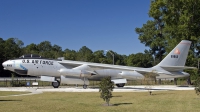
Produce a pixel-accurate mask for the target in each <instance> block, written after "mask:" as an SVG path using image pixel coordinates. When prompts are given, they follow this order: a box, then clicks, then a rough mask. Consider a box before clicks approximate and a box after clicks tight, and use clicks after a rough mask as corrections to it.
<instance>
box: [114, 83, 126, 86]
mask: <svg viewBox="0 0 200 112" xmlns="http://www.w3.org/2000/svg"><path fill="white" fill-rule="evenodd" d="M124 85H125V83H119V84H116V86H117V87H124Z"/></svg>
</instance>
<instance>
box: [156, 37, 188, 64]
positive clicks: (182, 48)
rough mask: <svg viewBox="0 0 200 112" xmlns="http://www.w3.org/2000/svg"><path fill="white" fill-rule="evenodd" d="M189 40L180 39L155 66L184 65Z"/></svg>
mask: <svg viewBox="0 0 200 112" xmlns="http://www.w3.org/2000/svg"><path fill="white" fill-rule="evenodd" d="M190 45H191V41H188V40H182V41H181V42H180V43H179V44H178V45H177V46H176V47H175V48H174V49H173V50H172V51H171V52H170V53H169V54H168V55H167V56H166V57H165V58H164V59H163V60H162V61H161V62H160V63H159V64H158V65H156V66H185V62H186V59H187V56H188V51H189V48H190Z"/></svg>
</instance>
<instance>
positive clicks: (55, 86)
mask: <svg viewBox="0 0 200 112" xmlns="http://www.w3.org/2000/svg"><path fill="white" fill-rule="evenodd" d="M52 86H53V87H54V88H58V87H59V86H60V81H58V80H56V82H52Z"/></svg>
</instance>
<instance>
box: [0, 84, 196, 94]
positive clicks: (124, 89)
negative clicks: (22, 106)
mask: <svg viewBox="0 0 200 112" xmlns="http://www.w3.org/2000/svg"><path fill="white" fill-rule="evenodd" d="M149 90H151V91H172V90H194V87H190V86H175V85H164V86H163V85H160V86H159V85H158V86H157V85H156V86H125V87H122V88H118V87H115V88H114V90H113V92H146V91H149ZM0 91H29V92H31V93H32V94H40V93H42V92H99V88H97V87H89V88H87V89H83V88H82V87H67V86H66V87H65V86H62V87H60V88H53V87H30V88H29V87H28V88H27V87H1V88H0Z"/></svg>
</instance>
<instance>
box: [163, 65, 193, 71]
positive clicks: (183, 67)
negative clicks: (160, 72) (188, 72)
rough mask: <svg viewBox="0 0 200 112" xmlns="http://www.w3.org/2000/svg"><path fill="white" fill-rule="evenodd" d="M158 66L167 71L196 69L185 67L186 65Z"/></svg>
mask: <svg viewBox="0 0 200 112" xmlns="http://www.w3.org/2000/svg"><path fill="white" fill-rule="evenodd" d="M160 67H161V68H163V69H165V70H167V71H182V70H185V69H196V67H187V66H160Z"/></svg>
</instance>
